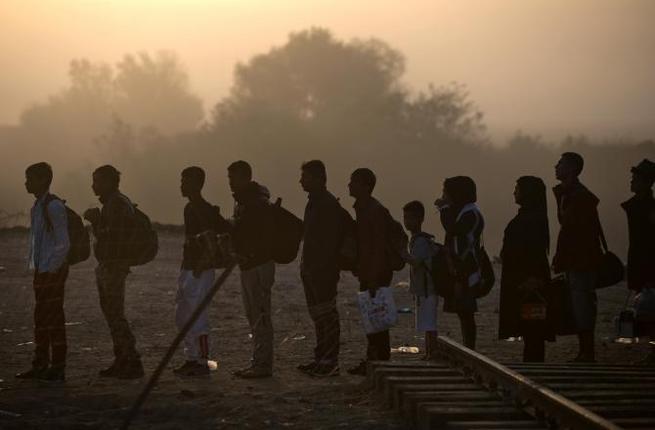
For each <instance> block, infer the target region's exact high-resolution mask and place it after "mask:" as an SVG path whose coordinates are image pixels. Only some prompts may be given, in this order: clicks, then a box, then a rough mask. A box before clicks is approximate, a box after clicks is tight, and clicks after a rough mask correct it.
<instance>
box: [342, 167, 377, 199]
mask: <svg viewBox="0 0 655 430" xmlns="http://www.w3.org/2000/svg"><path fill="white" fill-rule="evenodd" d="M375 182H376V178H375V173H373V171H372V170H371V169H367V168H365V167H360V168H359V169H356V170H355V171H354V172H353V173H352V175H350V182H349V183H348V190H349V191H350V195H351V196H352V197H354V198H355V199H360V198H363V197H368V196H370V195H371V194H373V190H374V189H375Z"/></svg>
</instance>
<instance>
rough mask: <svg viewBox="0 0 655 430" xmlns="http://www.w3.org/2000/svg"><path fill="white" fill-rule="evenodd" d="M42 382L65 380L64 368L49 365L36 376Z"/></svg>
mask: <svg viewBox="0 0 655 430" xmlns="http://www.w3.org/2000/svg"><path fill="white" fill-rule="evenodd" d="M37 379H38V380H39V381H43V382H64V381H66V368H65V367H63V366H56V367H50V368H49V369H47V370H45V371H43V372H41V373H40V374H39V376H37Z"/></svg>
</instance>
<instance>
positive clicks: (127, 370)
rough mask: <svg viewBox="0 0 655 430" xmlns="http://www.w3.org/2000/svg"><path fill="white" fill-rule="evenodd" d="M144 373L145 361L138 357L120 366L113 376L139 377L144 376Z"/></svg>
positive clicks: (123, 377) (120, 377)
mask: <svg viewBox="0 0 655 430" xmlns="http://www.w3.org/2000/svg"><path fill="white" fill-rule="evenodd" d="M143 375H145V372H144V370H143V363H142V362H141V359H136V360H132V361H128V362H127V363H125V364H124V365H123V366H120V367H119V368H118V369H117V370H116V371H115V372H114V374H113V375H112V376H114V377H115V378H118V379H139V378H143Z"/></svg>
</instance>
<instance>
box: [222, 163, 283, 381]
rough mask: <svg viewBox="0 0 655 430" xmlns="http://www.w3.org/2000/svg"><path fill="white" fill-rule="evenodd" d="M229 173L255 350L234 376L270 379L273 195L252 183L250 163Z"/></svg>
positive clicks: (234, 228)
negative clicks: (246, 363)
mask: <svg viewBox="0 0 655 430" xmlns="http://www.w3.org/2000/svg"><path fill="white" fill-rule="evenodd" d="M227 171H228V179H229V182H230V189H231V190H232V193H233V194H232V195H233V197H234V201H235V207H234V220H233V226H232V229H231V232H230V236H231V238H232V246H233V248H234V252H235V254H236V256H237V262H238V263H239V268H240V269H241V294H242V297H243V304H244V307H245V311H246V316H247V318H248V323H249V325H250V330H251V332H252V336H253V342H254V347H255V349H254V352H253V357H252V361H251V365H250V366H247V367H245V368H243V369H241V370H238V371H236V372H235V373H234V374H235V376H238V377H241V378H266V377H270V376H271V375H272V374H273V320H272V318H271V288H272V287H273V283H274V282H275V262H274V261H273V257H272V251H271V250H272V248H271V247H272V233H273V223H272V217H271V205H270V203H269V199H270V193H269V191H268V189H267V188H266V187H264V186H262V185H259V184H258V183H257V182H255V181H253V180H252V168H251V167H250V165H249V164H248V163H247V162H245V161H235V162H234V163H232V164H231V165H230V166H229V167H228V169H227Z"/></svg>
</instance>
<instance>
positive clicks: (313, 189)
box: [298, 160, 344, 377]
mask: <svg viewBox="0 0 655 430" xmlns="http://www.w3.org/2000/svg"><path fill="white" fill-rule="evenodd" d="M326 182H327V174H326V171H325V165H324V164H323V162H322V161H320V160H312V161H308V162H306V163H304V164H303V165H302V167H301V176H300V185H301V186H302V188H303V190H304V191H306V192H307V193H308V199H309V200H308V202H307V206H306V207H305V217H304V222H303V225H304V234H303V249H302V261H301V264H300V276H301V278H302V283H303V287H304V290H305V299H306V300H307V307H308V309H309V315H310V317H311V318H312V321H314V328H315V330H316V348H314V360H313V361H311V362H310V363H308V364H302V365H300V366H298V369H299V370H300V371H302V372H304V373H307V374H309V375H311V376H318V377H323V376H336V375H338V374H339V365H338V357H339V332H340V327H339V313H338V311H337V283H338V282H339V264H338V260H339V250H340V246H341V242H342V237H343V227H342V225H341V224H342V222H341V221H342V211H343V210H344V209H343V208H342V207H341V205H340V204H339V201H338V200H337V199H336V197H334V196H333V195H332V193H330V192H329V191H328V190H327V188H326Z"/></svg>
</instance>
